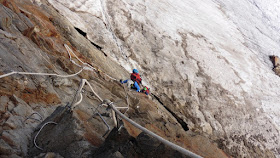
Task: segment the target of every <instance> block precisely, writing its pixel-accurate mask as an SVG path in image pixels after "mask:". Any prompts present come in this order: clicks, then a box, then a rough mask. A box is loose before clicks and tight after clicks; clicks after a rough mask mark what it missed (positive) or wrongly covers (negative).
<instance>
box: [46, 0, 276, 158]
mask: <svg viewBox="0 0 280 158" xmlns="http://www.w3.org/2000/svg"><path fill="white" fill-rule="evenodd" d="M49 2H50V3H51V4H52V5H53V6H54V7H56V8H57V10H59V12H60V13H61V14H63V15H64V16H65V17H66V18H67V19H68V20H69V21H70V22H71V23H72V24H73V25H74V26H75V27H77V28H79V29H80V30H83V32H85V33H86V37H87V38H88V39H89V40H91V42H93V43H95V44H96V45H98V46H99V48H101V50H102V51H104V52H105V54H107V55H109V56H111V57H113V58H114V59H115V61H118V62H119V63H120V64H121V65H122V66H123V67H125V68H126V69H127V70H128V71H131V70H132V68H135V67H136V68H138V69H140V72H141V73H142V74H143V78H144V80H145V81H146V83H144V84H147V85H149V86H150V87H152V91H153V93H154V94H156V95H157V97H158V98H159V99H160V100H161V102H163V103H164V104H165V105H166V106H167V107H168V108H169V109H171V110H172V111H173V112H174V113H175V114H176V115H177V116H179V117H180V118H181V119H182V120H184V121H185V122H187V124H188V125H189V128H190V129H191V130H192V131H196V132H200V133H202V134H204V135H207V136H208V137H210V138H211V139H213V140H215V141H216V142H217V143H218V145H219V147H220V148H222V149H224V150H225V151H226V152H227V153H229V154H230V155H232V156H233V157H238V156H240V157H262V156H263V157H265V156H266V157H271V156H272V155H271V154H272V153H271V152H273V155H276V156H277V157H279V155H280V152H279V150H280V149H279V143H280V142H279V140H280V132H279V116H280V113H279V107H280V104H279V103H280V99H279V95H280V94H279V86H280V80H279V77H278V76H276V75H275V74H274V73H273V71H272V70H271V67H272V64H271V62H270V61H269V57H268V56H269V55H271V54H274V55H278V56H279V55H280V54H279V52H280V46H279V44H278V43H279V42H278V43H277V41H279V37H280V36H279V30H280V29H279V26H278V24H277V23H276V22H274V21H277V20H278V21H279V18H278V17H277V16H276V15H277V13H275V12H279V11H278V10H277V6H279V2H277V1H273V0H271V1H270V2H271V3H264V2H262V1H259V0H257V1H234V2H232V1H197V0H195V1H194V0H193V1H183V0H176V1H171V0H168V1H145V0H139V1H129V0H106V1H96V0H87V1H82V2H81V1H74V0H63V1H61V0H60V1H57V0H49ZM100 34H102V36H100Z"/></svg>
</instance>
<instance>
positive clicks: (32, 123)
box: [0, 0, 227, 157]
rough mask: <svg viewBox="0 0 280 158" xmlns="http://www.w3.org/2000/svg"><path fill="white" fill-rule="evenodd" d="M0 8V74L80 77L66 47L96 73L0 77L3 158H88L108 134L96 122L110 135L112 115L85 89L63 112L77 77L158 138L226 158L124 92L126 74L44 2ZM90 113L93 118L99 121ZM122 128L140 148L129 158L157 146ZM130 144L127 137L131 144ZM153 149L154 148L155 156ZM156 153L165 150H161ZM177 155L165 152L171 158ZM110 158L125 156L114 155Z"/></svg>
mask: <svg viewBox="0 0 280 158" xmlns="http://www.w3.org/2000/svg"><path fill="white" fill-rule="evenodd" d="M0 2H1V4H0V13H1V14H0V20H1V23H0V38H1V41H0V60H1V62H0V74H1V75H2V74H6V73H9V72H11V71H18V72H40V73H51V74H60V75H67V74H74V73H76V72H78V71H80V70H81V68H80V67H79V66H77V65H75V64H73V63H72V62H71V61H70V60H69V55H68V54H67V51H66V49H65V47H64V44H67V45H68V46H69V47H70V48H71V49H72V50H73V52H74V53H75V54H76V55H77V56H78V57H79V59H80V60H82V61H83V62H84V63H88V64H89V65H91V66H92V67H94V68H95V69H96V70H94V71H91V70H88V69H86V70H83V72H81V73H80V74H78V75H76V76H73V77H69V78H67V79H62V78H58V77H56V76H50V75H46V76H39V75H20V74H13V75H11V76H7V77H3V78H0V95H1V119H0V123H1V126H0V137H1V139H0V140H1V142H0V145H1V146H0V151H1V157H91V155H92V154H93V152H95V151H96V150H95V149H96V148H98V147H100V146H102V144H103V143H104V140H105V138H106V136H107V135H108V128H107V126H106V124H105V123H104V122H103V120H102V118H103V119H104V120H105V121H106V122H107V124H108V125H109V127H110V130H111V129H113V127H114V122H113V120H112V115H111V112H110V111H107V110H106V108H104V107H100V108H99V110H98V111H96V109H95V108H97V107H98V105H100V101H99V100H98V98H97V97H96V96H95V95H94V94H93V93H92V92H91V89H90V88H89V87H88V86H87V85H86V86H85V87H84V88H83V90H82V91H83V93H82V94H83V99H82V101H81V103H80V104H79V105H77V106H76V107H75V108H74V109H72V110H68V108H64V107H65V105H68V103H70V102H72V99H73V96H74V94H75V93H76V90H77V88H78V86H79V82H80V79H82V78H84V79H87V80H88V81H89V83H90V84H91V85H92V88H93V89H94V91H95V92H97V93H98V95H99V96H100V97H101V98H103V99H110V100H111V101H113V102H114V103H115V104H116V105H117V106H123V107H124V106H127V103H129V106H130V108H129V110H128V112H127V113H126V115H128V116H129V117H130V118H131V119H133V120H135V121H136V122H138V123H139V124H141V125H142V126H144V127H146V128H147V129H149V130H151V131H153V132H155V133H157V134H158V135H160V136H162V137H164V138H166V139H168V140H170V141H172V142H175V143H177V144H178V145H180V146H182V147H184V148H187V149H189V150H191V151H193V152H195V153H198V154H200V155H201V156H203V157H227V155H226V154H225V153H224V152H223V151H222V150H220V149H219V148H218V147H217V145H216V144H213V142H212V141H211V140H209V138H207V137H205V136H202V135H199V134H198V133H194V132H192V131H186V130H184V128H183V127H182V126H183V125H182V124H180V123H179V122H178V120H177V119H176V117H174V116H175V115H172V114H171V113H170V112H169V111H168V110H166V109H165V108H164V107H163V106H162V105H161V104H160V103H159V102H158V101H157V100H156V99H155V100H151V97H147V96H146V95H144V94H139V93H136V92H134V91H128V90H126V91H125V90H124V87H123V86H122V85H120V83H118V79H119V78H127V77H128V76H129V74H128V72H127V71H125V69H124V68H122V67H121V66H120V65H119V64H117V63H116V62H115V61H113V60H112V59H111V57H110V56H107V52H105V51H104V50H103V48H102V50H103V52H102V50H101V51H100V50H99V49H100V48H98V45H101V44H99V43H91V42H90V41H89V40H88V39H87V38H85V37H84V36H83V35H81V34H80V33H79V32H78V31H77V30H76V29H75V27H74V26H73V25H72V24H71V23H70V22H69V21H68V20H67V19H65V18H64V17H63V16H61V15H60V14H59V13H58V12H57V10H55V9H54V8H53V7H52V6H51V5H50V4H49V3H48V2H47V1H34V3H38V4H40V6H36V5H35V4H33V3H32V2H30V1H28V0H22V1H16V0H2V1H0ZM98 18H100V17H98ZM96 22H97V23H99V22H100V21H96ZM81 30H83V29H81ZM95 38H101V41H102V34H100V36H97V35H96V37H95ZM104 43H107V41H104ZM108 43H110V41H108ZM111 43H112V44H114V42H111ZM155 45H156V44H155ZM106 49H108V50H109V49H111V47H108V48H106ZM155 49H156V48H155ZM112 51H115V50H114V49H113V50H112ZM71 56H72V59H73V60H74V61H75V63H78V64H80V65H82V63H81V62H79V61H78V60H77V59H75V57H74V55H71ZM108 75H110V76H112V77H113V78H116V79H117V81H115V80H112V78H110V77H108ZM126 96H127V99H126ZM2 104H3V105H2ZM56 109H57V110H56ZM61 109H62V110H61ZM63 109H67V110H63ZM96 112H99V114H100V115H101V116H102V118H101V117H100V116H99V115H97V114H96ZM122 112H125V111H124V110H122ZM43 120H44V121H43ZM48 121H53V122H56V123H57V124H56V125H55V124H48V125H46V126H45V127H44V128H43V129H42V130H41V131H40V133H39V134H38V135H37V138H36V140H35V143H36V144H37V145H38V146H39V147H40V148H42V149H43V151H42V150H40V149H38V148H37V147H35V144H34V138H35V136H36V134H37V132H38V131H39V130H40V127H42V126H43V125H44V124H45V123H47V122H48ZM181 121H183V122H184V123H185V124H186V122H187V120H186V119H182V120H181ZM123 124H124V127H125V128H126V129H127V131H128V133H129V134H130V136H132V137H134V138H136V141H139V142H140V144H142V145H140V146H137V145H136V146H135V147H134V148H136V149H135V150H137V151H131V153H130V154H135V153H134V152H136V153H137V154H139V155H140V156H142V155H144V156H145V155H149V154H151V153H141V152H142V151H141V150H145V143H147V142H150V143H151V144H154V145H155V146H157V145H158V143H157V142H155V141H154V140H153V139H150V138H149V137H145V136H144V137H141V136H142V135H140V137H138V135H139V134H140V133H141V131H139V130H138V129H136V128H135V127H134V126H131V125H130V124H129V123H127V122H124V123H123ZM132 137H130V138H131V139H134V138H132ZM144 138H145V139H144ZM108 139H109V138H108ZM108 139H107V140H108ZM155 146H154V149H155V150H156V151H157V152H160V150H159V149H157V147H155ZM159 148H160V149H163V150H164V149H165V148H164V147H162V146H161V145H159ZM167 151H169V149H168V150H167ZM173 154H174V155H173ZM177 154H178V153H177V152H176V151H171V150H170V156H171V157H173V156H176V155H177ZM111 155H112V156H116V157H121V156H125V154H123V153H122V152H117V151H116V152H114V153H111Z"/></svg>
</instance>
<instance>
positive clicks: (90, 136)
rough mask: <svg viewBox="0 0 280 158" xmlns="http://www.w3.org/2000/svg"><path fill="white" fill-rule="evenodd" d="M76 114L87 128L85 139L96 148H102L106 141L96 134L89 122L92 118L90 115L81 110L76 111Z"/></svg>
mask: <svg viewBox="0 0 280 158" xmlns="http://www.w3.org/2000/svg"><path fill="white" fill-rule="evenodd" d="M75 112H76V113H77V115H78V118H79V120H80V121H82V125H83V127H84V128H85V133H84V138H85V139H86V140H87V141H88V142H90V143H91V144H92V145H94V146H96V147H99V146H101V145H102V144H103V142H104V139H102V137H100V136H99V135H98V134H97V133H96V132H95V129H94V126H93V125H92V124H90V123H89V122H88V121H87V120H88V119H89V118H90V116H89V114H88V113H86V112H84V111H82V110H79V109H76V110H75Z"/></svg>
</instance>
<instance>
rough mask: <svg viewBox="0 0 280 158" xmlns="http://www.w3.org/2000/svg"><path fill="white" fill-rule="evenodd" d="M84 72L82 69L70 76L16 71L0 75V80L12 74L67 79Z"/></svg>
mask: <svg viewBox="0 0 280 158" xmlns="http://www.w3.org/2000/svg"><path fill="white" fill-rule="evenodd" d="M83 70H84V68H82V69H81V70H80V71H78V72H76V73H74V74H71V75H59V74H51V73H36V72H17V71H12V72H10V73H7V74H4V75H0V78H4V77H7V76H11V75H14V74H19V75H38V76H56V77H62V78H68V77H73V76H76V75H78V74H79V73H81V72H82V71H83Z"/></svg>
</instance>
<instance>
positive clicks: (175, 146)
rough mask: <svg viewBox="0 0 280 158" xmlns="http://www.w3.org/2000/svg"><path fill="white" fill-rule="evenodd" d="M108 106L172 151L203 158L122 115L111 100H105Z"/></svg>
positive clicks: (194, 157)
mask: <svg viewBox="0 0 280 158" xmlns="http://www.w3.org/2000/svg"><path fill="white" fill-rule="evenodd" d="M105 101H106V102H107V104H108V106H110V107H111V108H112V109H113V110H114V111H115V112H116V113H117V114H118V115H119V116H120V117H122V118H123V119H125V120H126V121H128V122H129V123H131V124H132V125H133V126H135V127H136V128H139V129H140V130H142V131H143V132H145V133H147V134H149V135H151V136H153V137H154V138H156V139H157V140H159V141H160V142H162V143H163V144H165V145H167V146H169V147H171V148H172V149H174V150H177V151H179V152H181V153H182V154H184V155H186V156H190V157H193V158H202V157H201V156H199V155H196V154H194V153H193V152H191V151H188V150H186V149H184V148H182V147H180V146H178V145H176V144H174V143H172V142H170V141H168V140H166V139H164V138H162V137H161V136H159V135H157V134H155V133H153V132H151V131H149V130H148V129H147V128H145V127H143V126H141V125H139V124H138V123H136V122H134V121H133V120H131V119H129V118H128V117H126V116H125V115H124V114H122V113H121V112H120V111H119V110H118V109H117V108H116V107H115V106H114V104H113V102H110V101H109V100H105Z"/></svg>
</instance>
